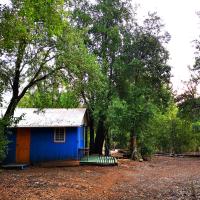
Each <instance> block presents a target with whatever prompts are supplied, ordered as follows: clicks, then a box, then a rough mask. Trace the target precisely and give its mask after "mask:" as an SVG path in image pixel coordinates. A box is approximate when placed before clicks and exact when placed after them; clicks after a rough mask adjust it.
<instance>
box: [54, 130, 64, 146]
mask: <svg viewBox="0 0 200 200" xmlns="http://www.w3.org/2000/svg"><path fill="white" fill-rule="evenodd" d="M58 130H59V132H57V131H58ZM60 130H63V132H60ZM60 133H64V139H63V140H57V138H56V134H60ZM65 141H66V129H65V128H63V127H57V128H55V129H54V142H55V143H65Z"/></svg>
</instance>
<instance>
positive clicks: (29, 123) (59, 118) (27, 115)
mask: <svg viewBox="0 0 200 200" xmlns="http://www.w3.org/2000/svg"><path fill="white" fill-rule="evenodd" d="M5 111H6V109H0V116H3V113H4V112H5ZM85 114H86V108H73V109H57V108H53V109H49V108H48V109H42V110H39V109H36V108H17V109H16V110H15V113H14V117H20V116H22V120H20V121H19V122H18V124H17V125H16V126H17V127H76V126H81V125H83V124H84V123H85Z"/></svg>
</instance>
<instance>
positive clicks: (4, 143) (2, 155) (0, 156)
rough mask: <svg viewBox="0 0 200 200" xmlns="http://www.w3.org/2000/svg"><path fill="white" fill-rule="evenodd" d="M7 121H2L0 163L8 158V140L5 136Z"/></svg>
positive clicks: (0, 123) (0, 125)
mask: <svg viewBox="0 0 200 200" xmlns="http://www.w3.org/2000/svg"><path fill="white" fill-rule="evenodd" d="M7 124H8V123H7V121H5V120H3V119H0V162H1V161H3V159H4V158H5V157H6V151H7V145H8V140H7V136H6V134H5V129H6V126H7Z"/></svg>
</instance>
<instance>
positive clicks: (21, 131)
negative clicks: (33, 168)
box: [16, 128, 30, 163]
mask: <svg viewBox="0 0 200 200" xmlns="http://www.w3.org/2000/svg"><path fill="white" fill-rule="evenodd" d="M16 162H17V163H29V162H30V128H18V129H17V139H16Z"/></svg>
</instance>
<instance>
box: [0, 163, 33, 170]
mask: <svg viewBox="0 0 200 200" xmlns="http://www.w3.org/2000/svg"><path fill="white" fill-rule="evenodd" d="M28 166H29V164H17V163H11V164H6V165H1V167H2V168H4V169H21V170H22V169H25V168H27V167H28Z"/></svg>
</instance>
